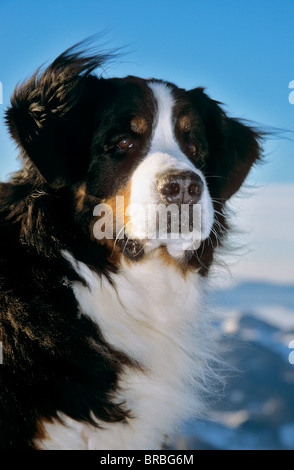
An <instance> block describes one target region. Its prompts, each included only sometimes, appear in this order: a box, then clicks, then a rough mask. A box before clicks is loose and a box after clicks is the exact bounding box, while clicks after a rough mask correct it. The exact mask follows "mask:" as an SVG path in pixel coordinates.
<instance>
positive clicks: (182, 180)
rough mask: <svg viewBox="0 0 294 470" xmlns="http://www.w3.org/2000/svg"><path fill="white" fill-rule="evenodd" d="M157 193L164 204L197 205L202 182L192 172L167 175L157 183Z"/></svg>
mask: <svg viewBox="0 0 294 470" xmlns="http://www.w3.org/2000/svg"><path fill="white" fill-rule="evenodd" d="M157 191H158V193H159V195H160V198H161V199H162V200H163V201H164V202H165V204H178V205H180V204H189V205H192V204H197V202H198V201H199V200H200V198H201V194H202V191H203V182H202V180H201V178H200V176H198V175H197V174H196V173H193V172H192V171H183V172H174V173H167V174H165V175H163V176H162V177H160V178H159V179H158V181H157Z"/></svg>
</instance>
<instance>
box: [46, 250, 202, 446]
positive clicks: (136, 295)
mask: <svg viewBox="0 0 294 470" xmlns="http://www.w3.org/2000/svg"><path fill="white" fill-rule="evenodd" d="M64 256H65V257H66V258H67V259H68V260H69V261H70V262H71V263H72V265H73V266H74V268H75V269H76V270H77V271H78V272H79V274H80V275H81V276H82V277H83V278H84V279H85V280H86V282H87V284H88V287H85V286H84V285H83V284H81V283H78V282H76V283H74V285H73V286H72V288H73V290H74V293H75V296H76V298H77V300H78V302H79V305H80V309H81V312H83V314H85V315H87V316H89V317H90V318H91V319H92V320H94V321H95V322H97V323H98V324H99V327H100V329H101V331H102V333H103V335H104V337H105V339H106V340H107V341H108V342H109V343H110V344H111V345H112V346H114V347H115V348H116V349H118V350H120V351H123V352H124V353H126V354H128V355H129V356H130V357H131V358H132V359H134V360H136V361H138V362H139V363H140V364H141V365H142V370H139V369H131V368H127V367H126V368H125V371H124V373H123V374H122V376H121V377H120V390H119V393H118V395H117V400H119V401H121V400H124V401H125V403H126V406H127V408H128V409H130V410H131V412H132V416H133V419H131V420H129V422H128V423H118V424H108V425H106V426H105V424H103V427H104V429H103V430H100V429H96V428H93V427H92V426H90V425H85V424H81V423H78V422H75V421H73V420H72V419H70V418H68V417H66V416H62V419H63V421H64V422H65V424H66V425H67V426H63V425H61V424H60V423H58V422H57V421H56V422H52V423H46V424H45V429H46V434H47V438H46V439H44V440H43V441H42V442H40V441H38V442H37V444H38V446H39V447H40V448H43V449H158V448H159V446H160V445H161V443H162V442H163V440H164V439H165V437H166V436H169V435H171V434H173V433H174V432H175V431H176V430H177V427H178V425H179V424H180V423H181V422H182V421H183V420H185V419H187V418H188V417H191V416H192V415H194V414H195V413H196V414H197V413H199V411H200V408H201V400H200V399H199V394H200V395H201V388H202V385H203V374H204V369H205V362H206V359H207V356H206V354H207V349H208V348H207V345H208V344H209V337H208V336H209V329H208V328H207V317H206V313H205V312H204V311H203V309H202V307H201V300H202V299H201V297H202V295H201V293H202V292H203V286H202V283H203V280H202V279H201V277H200V276H198V275H197V274H195V273H189V274H187V276H186V278H184V276H182V275H181V274H180V273H179V272H178V270H176V269H175V268H174V267H173V266H169V265H165V264H163V263H162V261H161V260H159V259H158V258H157V257H156V256H150V257H149V258H148V259H146V260H144V261H143V262H142V263H134V264H127V263H125V264H123V265H122V267H121V270H120V273H118V274H116V275H113V285H112V284H111V283H109V281H108V280H107V279H106V278H105V277H100V276H98V275H97V274H95V273H93V271H91V270H90V269H89V268H88V267H87V266H86V265H85V264H83V263H81V262H78V261H76V260H74V259H73V258H72V256H71V255H69V254H68V253H64Z"/></svg>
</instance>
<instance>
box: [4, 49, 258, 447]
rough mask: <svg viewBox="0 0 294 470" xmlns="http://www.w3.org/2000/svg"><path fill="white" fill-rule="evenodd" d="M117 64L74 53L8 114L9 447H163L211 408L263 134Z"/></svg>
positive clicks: (37, 79)
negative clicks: (235, 242) (231, 257)
mask: <svg viewBox="0 0 294 470" xmlns="http://www.w3.org/2000/svg"><path fill="white" fill-rule="evenodd" d="M108 58H109V57H108V55H107V54H92V55H91V54H90V53H88V52H87V51H84V50H82V49H81V46H80V45H76V46H73V47H72V48H70V49H68V50H66V51H65V52H64V53H62V54H61V55H59V57H58V58H57V59H56V60H54V62H52V64H51V65H49V66H48V67H47V68H45V69H39V70H37V72H36V73H35V74H34V75H33V76H32V77H31V78H30V79H28V80H26V81H25V82H23V83H21V84H20V85H19V86H17V87H16V89H15V91H14V93H13V96H12V98H11V103H10V106H9V107H8V109H7V110H6V115H5V116H6V122H7V125H8V128H9V132H10V134H11V136H12V138H13V139H14V141H15V142H16V144H17V145H18V147H19V151H20V157H19V158H20V159H21V161H22V167H21V169H20V170H18V171H16V172H15V173H14V174H13V175H12V176H11V178H10V180H9V181H7V182H3V183H1V186H0V266H1V269H0V299H1V303H0V305H1V313H0V315H1V330H0V331H1V338H0V340H1V344H2V351H3V363H2V364H1V365H0V422H1V424H0V447H1V448H2V449H36V450H56V449H63V450H72V449H73V450H78V449H81V450H82V449H84V450H87V449H161V448H163V447H164V446H165V445H166V443H167V442H168V440H169V439H171V438H173V436H174V435H175V434H176V433H177V432H178V430H179V429H180V426H181V424H182V423H183V422H184V421H185V420H186V419H188V418H190V417H191V416H196V417H197V416H198V415H199V414H200V413H201V412H202V409H203V407H204V406H205V403H203V395H204V392H205V389H206V388H207V381H208V383H209V373H208V374H207V372H208V371H209V369H210V367H209V365H208V364H209V362H210V360H211V357H212V356H213V353H214V352H213V350H212V346H211V337H212V335H211V327H212V326H211V317H210V314H209V312H208V311H207V309H206V308H205V295H206V286H207V283H208V279H209V272H210V269H211V266H212V264H213V260H214V255H215V249H216V247H217V246H218V245H219V244H222V243H224V240H225V236H226V232H227V230H228V228H229V223H228V220H227V216H226V202H227V201H228V200H229V199H230V198H231V196H232V195H233V194H235V193H236V191H237V190H238V189H239V188H240V187H241V185H242V183H243V182H244V180H245V178H246V176H247V174H248V173H249V171H250V169H251V167H252V166H253V165H254V164H255V163H257V162H258V161H259V160H260V158H261V135H260V133H259V132H258V131H257V130H256V129H255V128H253V127H251V126H249V125H247V124H246V125H245V124H244V123H243V122H241V121H240V120H238V119H235V118H232V117H229V116H227V115H226V113H225V112H224V110H223V108H222V105H221V103H219V102H216V101H215V100H213V99H211V98H210V97H209V96H208V95H207V94H206V92H205V89H203V88H195V89H192V90H184V89H181V88H179V87H178V86H176V85H174V84H172V83H169V82H166V81H163V80H157V79H142V78H138V77H134V76H128V77H126V78H103V76H102V75H101V76H99V75H97V73H95V70H96V69H97V68H98V69H99V68H101V67H102V66H103V64H104V63H105V61H107V60H108ZM158 207H160V208H161V209H166V212H167V218H166V225H165V226H164V225H163V227H164V229H162V230H161V229H160V228H159V219H160V217H159V216H160V211H159V212H158V211H157V208H158ZM150 208H151V209H150ZM182 208H186V212H185V213H184V215H183V214H182V213H181V212H180V209H181V210H182ZM149 209H150V210H149ZM173 210H174V211H177V210H178V211H179V216H178V219H177V221H178V225H177V224H176V223H174V222H175V220H174V219H173V216H171V213H172V211H173ZM152 221H153V222H152ZM180 225H181V227H180ZM203 301H204V303H203ZM207 377H208V378H207ZM208 387H209V385H208Z"/></svg>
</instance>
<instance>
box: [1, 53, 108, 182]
mask: <svg viewBox="0 0 294 470" xmlns="http://www.w3.org/2000/svg"><path fill="white" fill-rule="evenodd" d="M105 59H106V57H105V56H102V55H101V56H92V57H86V56H85V55H84V54H83V53H82V52H79V51H78V50H77V47H76V46H74V47H73V48H70V49H68V50H67V51H65V52H64V53H63V54H61V55H60V56H59V57H58V58H57V59H56V60H55V61H54V62H53V63H52V64H51V65H50V66H49V67H48V68H47V69H46V70H45V71H44V72H43V73H41V72H40V71H37V72H36V73H35V74H34V75H33V76H32V77H31V78H30V79H29V80H28V81H26V82H24V83H22V84H21V85H20V86H19V87H17V88H16V89H15V91H14V94H13V96H12V98H11V106H10V108H8V110H7V111H6V121H7V123H8V127H9V130H10V133H11V135H12V137H13V138H14V139H15V141H16V142H17V144H18V145H19V146H20V147H21V148H22V149H24V151H25V154H26V155H28V157H29V158H30V159H31V160H32V161H33V163H34V164H35V166H36V167H37V168H38V170H39V172H40V173H41V174H42V176H43V177H44V178H45V180H46V181H47V183H48V184H49V185H51V186H52V187H53V188H61V187H63V186H66V185H69V184H71V183H73V182H75V181H77V180H79V179H80V178H81V177H82V176H83V174H84V173H85V172H86V171H87V168H88V164H89V158H90V146H91V140H92V133H93V117H94V112H95V90H96V89H97V83H99V79H98V78H97V77H95V76H92V75H90V74H91V72H92V71H93V70H94V69H95V68H96V67H98V66H100V65H101V64H102V63H103V62H104V60H105Z"/></svg>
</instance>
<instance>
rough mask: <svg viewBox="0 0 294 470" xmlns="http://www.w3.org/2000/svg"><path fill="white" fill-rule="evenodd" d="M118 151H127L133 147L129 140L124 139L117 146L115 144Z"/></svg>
mask: <svg viewBox="0 0 294 470" xmlns="http://www.w3.org/2000/svg"><path fill="white" fill-rule="evenodd" d="M117 146H118V148H119V150H128V149H131V148H133V147H134V143H133V141H132V140H131V139H129V138H127V137H126V138H125V139H122V140H121V141H120V142H119V143H118V144H117Z"/></svg>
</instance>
